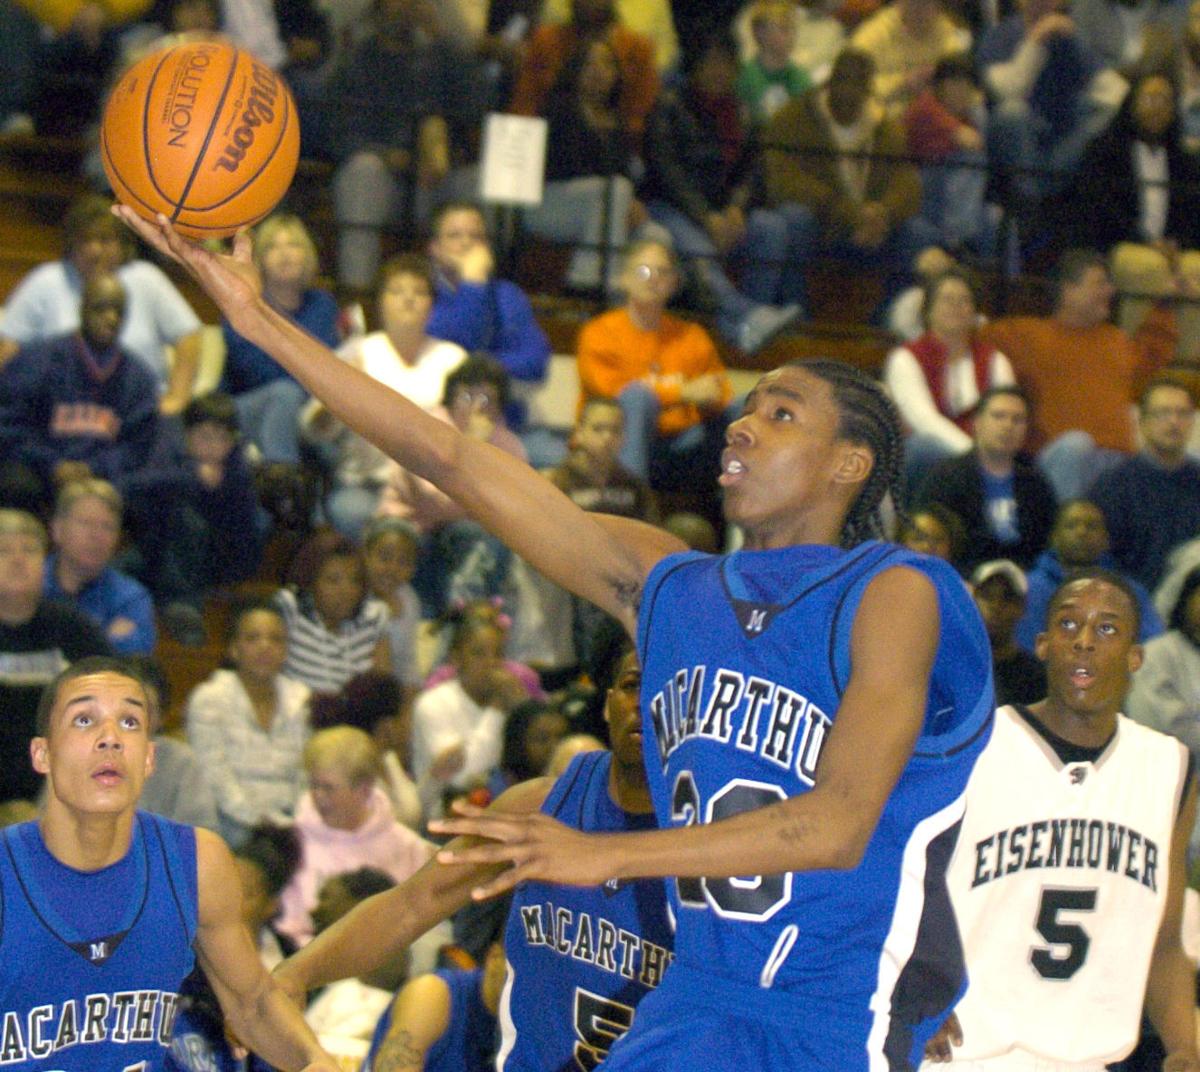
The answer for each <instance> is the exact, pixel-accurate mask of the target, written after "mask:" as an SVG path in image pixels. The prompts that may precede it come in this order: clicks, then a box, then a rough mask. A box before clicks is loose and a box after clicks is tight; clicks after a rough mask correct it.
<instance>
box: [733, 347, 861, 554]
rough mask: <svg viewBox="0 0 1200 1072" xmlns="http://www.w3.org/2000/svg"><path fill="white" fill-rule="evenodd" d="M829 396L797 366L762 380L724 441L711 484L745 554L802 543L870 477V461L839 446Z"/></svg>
mask: <svg viewBox="0 0 1200 1072" xmlns="http://www.w3.org/2000/svg"><path fill="white" fill-rule="evenodd" d="M840 423H841V413H840V411H839V409H838V406H837V403H836V402H835V400H834V395H833V388H832V387H831V386H830V385H829V384H828V383H826V382H825V381H824V380H822V379H820V378H819V377H818V376H815V375H813V374H812V373H811V372H807V371H806V370H804V369H803V368H800V367H797V366H785V367H783V368H780V369H776V370H775V371H773V372H768V373H767V374H766V375H764V376H763V377H762V379H760V380H759V381H758V383H757V384H756V385H755V387H754V390H753V391H751V392H750V394H749V396H748V397H747V399H746V405H745V408H744V409H743V411H742V415H741V416H740V417H739V418H738V419H737V420H736V421H734V422H733V423H732V424H731V425H730V426H729V430H728V431H727V432H726V434H725V441H726V444H727V445H726V448H725V451H724V452H723V453H722V455H721V475H720V478H719V480H718V483H719V484H720V485H721V488H722V489H723V491H724V507H725V517H726V518H727V519H728V520H729V521H731V522H733V523H734V524H737V525H740V526H741V527H742V528H743V529H744V530H745V532H746V544H747V546H748V547H766V546H774V547H779V546H785V545H787V544H792V543H804V542H807V540H806V537H809V525H811V524H812V523H813V521H812V519H813V517H814V516H815V515H817V514H820V515H822V516H821V521H820V523H821V524H825V522H826V521H828V520H831V519H833V518H834V517H835V516H836V518H837V520H838V527H840V518H841V516H842V515H843V514H844V512H845V509H846V505H847V503H848V502H849V500H850V499H851V498H852V496H853V494H854V491H855V490H856V488H857V487H859V486H861V483H862V481H864V480H866V478H867V476H868V475H869V474H870V469H871V464H872V461H871V453H870V451H869V450H867V449H866V448H864V447H860V446H857V445H854V444H851V443H848V442H847V441H845V440H842V439H839V438H838V431H839V426H840Z"/></svg>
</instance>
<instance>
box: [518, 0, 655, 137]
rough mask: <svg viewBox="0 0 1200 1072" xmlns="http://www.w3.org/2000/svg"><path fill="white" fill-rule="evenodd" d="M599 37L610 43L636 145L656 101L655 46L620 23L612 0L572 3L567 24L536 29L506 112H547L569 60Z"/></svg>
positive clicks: (621, 104) (624, 115)
mask: <svg viewBox="0 0 1200 1072" xmlns="http://www.w3.org/2000/svg"><path fill="white" fill-rule="evenodd" d="M597 38H603V39H604V40H605V41H607V42H608V44H609V46H610V47H611V48H612V51H613V55H614V56H615V57H616V60H617V66H618V67H620V69H621V79H620V81H621V93H620V98H619V99H618V101H617V111H618V113H619V114H620V116H621V119H622V121H623V124H624V127H625V129H626V130H627V131H628V132H629V133H630V135H632V137H633V138H634V140H635V141H636V142H640V140H641V136H642V131H643V129H644V128H645V126H646V116H648V115H649V114H650V109H651V108H653V107H654V101H655V99H656V98H657V97H658V88H659V82H658V69H657V68H656V67H655V65H654V43H653V42H652V41H651V40H650V38H648V37H645V36H643V35H642V34H639V33H635V32H634V31H633V30H630V29H628V28H627V27H625V26H622V25H621V23H620V22H619V21H618V19H617V13H616V7H615V4H614V0H572V3H571V21H570V22H566V23H563V24H562V25H558V26H553V25H551V26H540V27H538V29H537V30H536V31H534V34H533V36H532V37H531V38H530V39H529V46H528V49H527V50H526V53H525V56H524V58H523V59H522V60H521V66H520V68H519V70H518V71H517V82H516V85H515V86H514V87H513V95H512V101H511V102H510V103H509V108H508V110H509V111H510V112H513V113H515V114H517V115H543V114H545V107H546V103H547V100H548V98H549V95H550V91H551V89H553V88H554V86H555V84H556V83H557V82H558V77H559V75H560V74H561V73H562V70H563V67H564V66H565V65H566V63H567V61H568V60H570V59H571V57H573V56H576V55H578V54H579V53H580V52H581V51H582V50H583V49H584V48H585V47H586V46H587V45H588V44H589V43H590V42H592V41H594V40H596V39H597Z"/></svg>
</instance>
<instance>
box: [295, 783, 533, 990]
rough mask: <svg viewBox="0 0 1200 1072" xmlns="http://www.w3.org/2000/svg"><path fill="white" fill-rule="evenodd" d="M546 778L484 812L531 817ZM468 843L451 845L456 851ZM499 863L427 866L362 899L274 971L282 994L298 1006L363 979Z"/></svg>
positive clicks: (465, 899) (453, 908)
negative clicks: (309, 996) (332, 986)
mask: <svg viewBox="0 0 1200 1072" xmlns="http://www.w3.org/2000/svg"><path fill="white" fill-rule="evenodd" d="M551 785H553V781H552V779H549V778H534V779H531V780H530V781H527V782H521V783H520V784H519V785H514V786H513V787H512V788H511V789H507V790H505V792H504V793H502V794H501V795H500V796H499V797H497V798H496V799H495V801H493V802H492V804H491V806H490V807H489V809H488V811H489V812H494V813H510V814H514V815H521V814H528V813H530V812H536V811H537V810H538V809H539V808H540V807H541V806H542V803H543V802H544V801H545V799H546V796H547V794H548V793H549V792H550V787H551ZM472 843H473V841H472V840H468V839H465V838H464V839H460V840H458V841H457V842H451V846H452V847H455V848H457V849H461V848H465V847H466V846H468V845H470V844H472ZM503 866H504V865H502V864H461V865H458V866H456V867H445V866H442V865H439V864H437V863H436V862H434V861H430V862H429V863H427V864H426V865H425V866H424V867H423V868H421V870H420V871H418V872H417V873H416V874H415V875H413V876H412V877H411V878H409V879H407V880H406V881H404V882H402V883H400V885H399V886H393V887H392V888H391V889H390V890H385V891H384V892H383V893H377V894H376V895H375V896H374V897H368V898H367V899H366V900H365V901H363V902H362V903H361V904H359V905H357V906H356V907H355V908H354V910H353V911H351V912H349V913H347V914H346V915H345V916H343V917H342V918H341V919H340V920H338V921H337V922H336V923H335V924H333V925H332V926H331V927H330V928H329V929H328V930H325V931H322V932H321V933H320V934H318V935H317V936H316V937H315V938H314V939H313V940H312V941H311V942H309V943H308V945H306V946H305V947H304V948H303V949H301V950H300V951H299V952H297V953H295V954H294V955H293V956H291V957H289V958H288V959H287V960H285V961H284V962H283V964H281V965H280V966H279V967H278V968H276V969H275V976H276V979H277V980H278V982H279V983H280V985H281V986H283V987H284V989H285V990H286V991H287V992H288V994H289V995H290V996H291V997H293V998H294V999H296V1000H297V1001H300V1002H301V1003H302V998H303V995H304V994H306V993H307V992H308V991H310V990H313V989H315V988H316V987H318V986H324V985H325V984H326V983H332V982H335V981H336V980H338V979H347V978H352V977H357V976H360V975H365V974H366V973H367V972H370V971H372V970H374V969H375V968H378V967H379V966H380V965H382V964H384V963H386V962H387V961H388V960H390V959H392V958H395V957H397V956H399V955H400V954H402V953H403V952H404V951H405V950H406V949H407V948H408V947H409V946H410V945H411V944H412V943H413V942H414V941H415V940H416V939H417V938H419V937H420V936H421V935H422V934H424V933H425V932H426V931H427V930H429V928H430V927H432V926H434V925H435V924H437V923H440V922H442V920H444V919H448V918H449V917H450V916H452V915H453V914H454V913H455V912H457V911H458V910H459V909H460V908H462V907H463V906H464V905H466V904H468V903H469V902H470V900H471V891H472V890H473V889H474V888H475V887H477V886H479V885H480V884H482V883H486V882H488V881H490V880H491V879H492V878H494V877H495V875H496V874H498V873H499V872H500V871H501V870H503Z"/></svg>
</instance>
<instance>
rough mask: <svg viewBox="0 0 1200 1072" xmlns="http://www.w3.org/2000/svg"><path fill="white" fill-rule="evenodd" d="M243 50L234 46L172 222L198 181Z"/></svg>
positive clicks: (177, 217) (172, 216)
mask: <svg viewBox="0 0 1200 1072" xmlns="http://www.w3.org/2000/svg"><path fill="white" fill-rule="evenodd" d="M241 55H242V50H241V49H240V48H234V50H233V59H232V60H231V61H230V64H229V72H228V74H226V75H225V85H224V86H223V87H222V88H221V96H220V97H219V98H218V100H217V106H216V107H215V108H214V109H213V117H212V122H211V123H209V124H208V130H207V131H206V132H205V135H204V141H203V142H202V143H201V145H200V151H199V152H198V153H197V154H196V162H195V163H194V164H193V165H192V173H191V174H190V175H189V176H188V178H187V182H185V183H184V184H183V190H182V191H181V192H180V194H179V200H178V201H177V202H176V203H175V211H174V212H173V213H172V214H171V222H172V223H174V222H175V221H176V220H177V219H179V214H180V213H181V212H182V211H183V210H184V209H183V206H184V203H185V202H186V201H187V195H188V193H189V192H190V191H191V189H192V185H193V184H194V183H195V181H196V175H197V174H198V173H199V171H200V165H201V164H202V163H203V162H204V154H205V153H207V152H208V146H209V143H210V142H211V141H212V137H213V132H214V131H215V130H216V129H217V124H218V123H219V122H220V121H221V113H222V111H223V110H224V108H225V98H226V97H228V96H229V87H230V86H231V85H232V84H233V78H234V74H235V73H236V72H237V67H238V60H239V59H240V58H241Z"/></svg>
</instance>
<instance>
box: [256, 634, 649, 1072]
mask: <svg viewBox="0 0 1200 1072" xmlns="http://www.w3.org/2000/svg"><path fill="white" fill-rule="evenodd" d="M609 633H611V635H606V634H609ZM600 637H601V640H600V642H599V643H598V645H597V647H598V653H597V658H596V665H595V666H594V668H593V674H594V678H595V683H596V686H597V688H598V689H600V690H601V691H602V693H603V694H604V695H605V697H606V699H605V705H604V718H605V721H606V722H607V723H608V732H609V739H610V742H611V745H612V748H611V751H608V752H592V753H585V754H584V755H580V756H576V757H575V759H574V760H572V762H571V765H570V766H569V767H568V768H567V770H566V771H565V772H564V773H563V774H562V775H561V776H560V777H559V778H558V779H557V780H555V779H551V778H537V779H533V780H531V781H528V782H523V783H521V784H520V785H516V786H513V787H512V788H511V789H509V790H508V791H507V792H505V793H504V794H503V795H502V796H501V797H500V798H499V799H497V801H496V802H495V804H493V805H492V808H493V810H495V811H496V812H497V813H503V814H522V813H531V812H540V813H542V814H546V815H548V816H554V817H556V818H557V819H558V820H560V821H562V822H564V823H568V824H571V825H573V826H575V827H577V828H578V829H580V830H587V831H591V832H622V831H636V830H646V829H652V828H653V826H654V815H653V812H652V810H651V804H650V794H649V790H648V788H647V785H646V775H645V769H644V767H643V764H642V734H641V718H640V715H639V714H638V692H639V688H640V685H641V672H640V671H639V669H638V663H637V654H636V652H634V651H633V645H632V643H631V642H630V640H629V638H628V637H627V636H626V635H625V634H624V633H621V632H620V631H619V628H618V629H616V630H612V631H609V630H602V631H601V633H600ZM467 843H468V842H466V841H465V840H464V841H462V842H459V843H458V844H459V845H460V846H461V845H464V844H467ZM499 870H500V868H499V867H497V866H496V865H480V864H472V865H466V866H456V867H447V866H445V865H442V864H438V863H430V864H428V865H426V866H425V867H424V868H423V869H422V870H421V871H419V872H417V874H416V875H414V876H413V877H412V878H410V879H408V881H406V882H403V883H401V884H400V885H399V886H397V887H395V888H394V889H391V890H388V891H386V892H385V893H381V894H379V895H378V896H376V897H372V898H370V899H369V900H367V901H365V902H363V903H362V904H361V905H359V906H358V907H357V908H355V909H354V911H353V912H351V913H350V914H349V915H347V916H346V917H344V918H343V919H341V920H339V921H338V922H337V923H335V924H334V925H333V926H332V927H330V928H328V929H327V930H325V931H322V932H321V933H320V934H319V935H317V937H316V938H314V939H313V941H312V942H311V943H309V944H308V945H307V946H305V947H304V948H303V949H302V950H301V951H300V952H298V953H297V954H296V955H295V956H293V957H291V958H290V959H289V960H287V961H286V962H285V963H284V964H283V965H282V967H280V968H279V969H277V971H276V978H277V979H278V980H279V981H280V982H281V983H283V984H284V985H285V986H286V987H287V988H288V989H289V990H291V991H293V992H295V993H297V994H299V993H302V992H304V991H306V990H310V989H312V988H313V987H316V986H320V985H323V984H324V983H328V982H330V981H332V980H334V979H339V978H343V977H345V976H350V975H360V974H362V973H363V972H364V971H369V970H371V969H372V968H374V967H376V966H377V965H379V964H380V963H382V962H384V961H385V960H387V959H388V958H390V957H394V956H395V955H397V954H398V953H399V952H401V951H402V950H403V949H404V948H405V947H406V946H407V945H408V944H409V943H410V942H412V941H413V939H414V938H416V937H418V936H419V935H421V934H423V933H424V932H425V931H426V930H428V929H429V927H431V926H432V925H433V924H434V923H436V922H438V921H439V920H441V919H444V918H446V917H447V916H449V915H450V914H451V913H453V912H455V911H457V910H458V909H459V908H461V907H462V906H463V905H465V904H467V903H469V901H470V899H471V891H472V889H473V888H474V887H475V886H476V885H477V884H478V883H479V882H481V881H486V880H488V879H489V878H491V877H492V876H494V875H495V874H497V873H498V871H499ZM670 947H671V928H670V923H669V920H668V918H667V904H666V897H665V895H664V891H663V884H662V882H661V881H659V880H649V881H643V882H625V883H616V882H614V883H612V884H611V885H608V886H605V887H584V888H573V887H568V886H557V885H554V884H551V883H541V882H527V883H525V884H523V885H522V886H521V888H520V889H519V890H517V891H516V892H515V894H514V897H513V906H512V909H511V910H510V912H509V917H508V924H507V927H506V935H505V946H504V952H505V956H506V960H507V964H508V978H507V981H506V983H505V988H504V993H503V995H502V997H501V999H500V1026H501V1031H500V1035H501V1038H500V1053H499V1057H498V1060H497V1067H498V1068H499V1069H500V1070H501V1072H560V1070H562V1072H566V1070H570V1072H580V1070H583V1072H586V1070H588V1069H591V1068H595V1067H596V1065H597V1064H599V1063H600V1061H602V1060H603V1059H604V1057H605V1056H606V1055H607V1053H608V1049H609V1047H610V1045H611V1044H612V1043H613V1041H614V1040H615V1039H616V1038H618V1037H619V1036H620V1035H621V1034H623V1033H624V1031H625V1030H626V1029H628V1027H629V1025H630V1023H631V1022H632V1021H633V1018H634V1010H635V1009H636V1008H637V1005H638V1003H639V1002H640V1001H641V1000H642V998H643V997H645V995H646V994H648V993H649V992H650V991H652V990H653V989H654V988H655V987H656V986H657V985H658V983H659V982H660V980H661V979H662V975H663V971H664V970H665V969H666V967H667V965H668V964H669V962H670V959H671V952H670ZM409 1035H410V1037H406V1038H398V1037H393V1038H392V1039H391V1049H392V1050H394V1051H397V1052H412V1051H414V1050H415V1049H418V1048H419V1042H418V1040H417V1039H416V1038H415V1037H414V1032H411V1031H410V1032H409Z"/></svg>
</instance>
